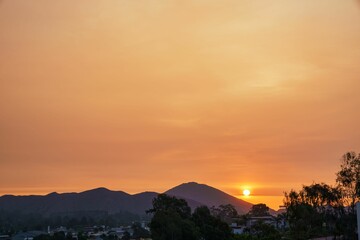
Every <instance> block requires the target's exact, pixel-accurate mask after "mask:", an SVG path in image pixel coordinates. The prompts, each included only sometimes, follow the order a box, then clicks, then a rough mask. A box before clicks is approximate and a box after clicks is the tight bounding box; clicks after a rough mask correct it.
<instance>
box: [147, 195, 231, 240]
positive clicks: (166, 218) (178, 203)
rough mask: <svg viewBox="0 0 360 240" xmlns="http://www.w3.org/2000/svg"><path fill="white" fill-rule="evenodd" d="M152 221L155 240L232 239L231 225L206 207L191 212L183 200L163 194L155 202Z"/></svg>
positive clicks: (151, 225)
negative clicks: (212, 213)
mask: <svg viewBox="0 0 360 240" xmlns="http://www.w3.org/2000/svg"><path fill="white" fill-rule="evenodd" d="M148 213H152V214H153V218H152V220H151V222H150V229H151V235H152V239H153V240H181V239H186V240H191V239H194V240H195V239H204V240H229V239H231V236H232V233H231V229H230V227H229V225H228V224H227V223H226V222H224V221H222V220H221V219H220V218H219V217H216V216H213V215H211V213H210V209H209V208H208V207H206V206H202V207H198V208H196V209H195V211H194V213H193V214H191V209H190V207H189V206H188V204H187V202H186V201H185V200H183V199H177V198H176V197H171V196H168V195H165V194H160V195H159V196H158V197H157V198H155V199H154V201H153V208H152V209H150V210H149V211H148Z"/></svg>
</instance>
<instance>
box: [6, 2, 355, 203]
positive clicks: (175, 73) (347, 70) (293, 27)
mask: <svg viewBox="0 0 360 240" xmlns="http://www.w3.org/2000/svg"><path fill="white" fill-rule="evenodd" d="M359 6H360V5H359V3H357V2H356V1H355V0H342V1H338V0H317V1H304V0H279V1H264V0H262V1H259V0H225V1H215V0H196V1H195V0H194V1H185V0H174V1H172V0H164V1H147V0H137V1H132V0H113V1H110V0H109V1H97V0H96V1H95V0H78V1H73V0H62V1H48V0H36V1H35V0H34V1H29V0H21V1H20V0H2V1H0V110H1V111H0V195H2V194H6V193H12V194H30V193H38V194H43V193H48V192H52V191H58V192H67V191H81V190H85V189H89V188H94V187H99V186H105V187H108V188H110V189H113V190H124V191H127V192H129V193H136V192H141V191H144V190H152V191H159V192H161V191H164V190H167V189H168V188H170V187H173V186H175V185H177V184H180V183H183V182H188V181H197V182H200V183H206V184H208V185H211V186H214V187H217V188H219V189H222V190H224V191H226V192H228V193H230V194H233V195H240V194H241V192H242V189H243V187H245V186H247V187H249V188H251V189H252V192H253V194H254V195H258V196H259V199H260V198H261V199H264V196H273V197H269V198H268V200H266V199H265V200H264V201H267V203H268V204H269V205H270V206H272V207H274V208H276V206H277V205H279V204H280V203H281V197H279V196H281V195H282V194H283V191H288V190H290V189H291V188H294V189H298V188H299V187H301V185H302V184H311V183H312V181H324V182H327V183H333V182H334V179H335V172H336V171H337V170H338V168H339V165H340V164H339V159H340V157H341V155H342V154H343V153H345V152H346V151H348V150H354V151H360V130H359V129H358V128H359V122H360V111H359V105H360V94H359V90H360V8H359ZM274 196H277V197H274ZM255 198H256V197H255ZM255 198H254V197H253V198H252V199H249V201H253V202H256V200H255ZM270 199H277V200H270Z"/></svg>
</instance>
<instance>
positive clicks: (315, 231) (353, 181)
mask: <svg viewBox="0 0 360 240" xmlns="http://www.w3.org/2000/svg"><path fill="white" fill-rule="evenodd" d="M336 175H337V179H336V182H337V185H336V186H335V187H332V186H329V185H327V184H325V183H313V184H311V185H310V186H303V188H302V190H300V191H299V192H297V191H294V190H291V191H290V192H289V193H285V200H284V203H285V207H286V217H287V220H288V222H289V231H288V233H287V235H288V236H289V237H290V238H291V239H309V238H314V237H320V236H334V237H335V238H336V237H339V236H342V239H357V235H356V212H355V203H356V202H357V201H359V197H360V154H356V153H354V152H348V153H346V154H345V155H343V157H342V159H341V169H340V171H339V172H338V173H337V174H336Z"/></svg>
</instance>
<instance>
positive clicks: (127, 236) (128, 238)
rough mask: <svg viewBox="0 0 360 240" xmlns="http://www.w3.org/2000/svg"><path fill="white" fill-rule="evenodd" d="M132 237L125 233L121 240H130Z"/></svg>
mask: <svg viewBox="0 0 360 240" xmlns="http://www.w3.org/2000/svg"><path fill="white" fill-rule="evenodd" d="M130 239H131V236H130V233H129V232H124V235H123V236H122V237H121V240H130Z"/></svg>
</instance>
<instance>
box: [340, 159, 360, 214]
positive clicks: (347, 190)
mask: <svg viewBox="0 0 360 240" xmlns="http://www.w3.org/2000/svg"><path fill="white" fill-rule="evenodd" d="M336 175H337V178H336V182H337V183H338V184H339V186H340V188H341V190H342V191H343V197H344V201H345V202H344V204H345V205H347V206H349V207H350V210H351V211H352V212H353V213H355V203H356V202H357V201H359V200H360V154H356V153H355V152H348V153H346V154H344V155H343V156H342V158H341V169H340V171H339V172H338V173H337V174H336Z"/></svg>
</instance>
